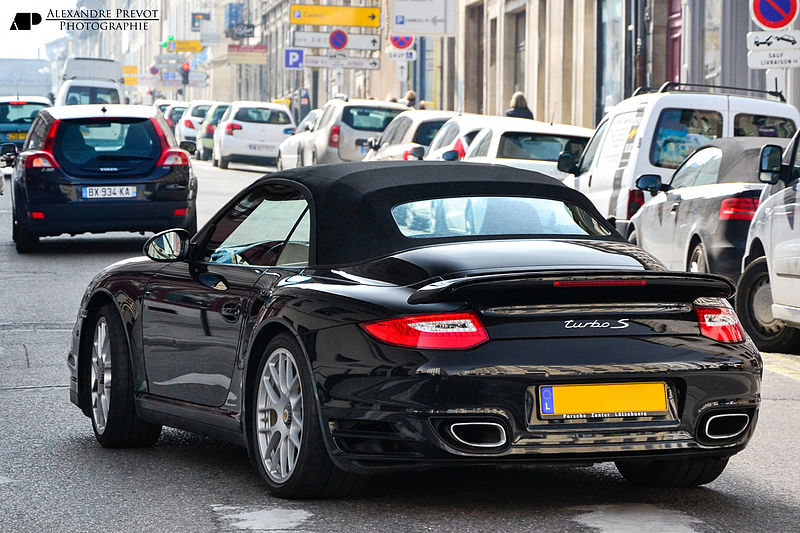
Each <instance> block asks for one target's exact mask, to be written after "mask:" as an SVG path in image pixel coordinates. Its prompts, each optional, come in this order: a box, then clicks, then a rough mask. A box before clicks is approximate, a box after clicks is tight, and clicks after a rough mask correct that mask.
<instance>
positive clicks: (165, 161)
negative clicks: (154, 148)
mask: <svg viewBox="0 0 800 533" xmlns="http://www.w3.org/2000/svg"><path fill="white" fill-rule="evenodd" d="M156 166H160V167H179V166H189V154H188V153H186V152H184V151H183V150H176V149H174V148H172V149H170V150H164V151H163V152H162V153H161V159H159V160H158V163H156Z"/></svg>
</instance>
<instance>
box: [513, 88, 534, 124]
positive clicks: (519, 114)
mask: <svg viewBox="0 0 800 533" xmlns="http://www.w3.org/2000/svg"><path fill="white" fill-rule="evenodd" d="M509 105H510V106H511V107H510V108H508V109H506V116H507V117H516V118H530V119H532V118H533V113H532V112H531V110H530V109H529V108H528V102H527V101H526V100H525V95H524V94H522V92H521V91H517V92H515V93H514V94H512V95H511V103H510V104H509Z"/></svg>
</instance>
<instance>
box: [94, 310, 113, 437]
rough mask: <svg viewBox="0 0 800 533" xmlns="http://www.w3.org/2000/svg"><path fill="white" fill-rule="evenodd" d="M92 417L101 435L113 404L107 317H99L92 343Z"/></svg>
mask: <svg viewBox="0 0 800 533" xmlns="http://www.w3.org/2000/svg"><path fill="white" fill-rule="evenodd" d="M91 380H92V381H91V382H92V419H93V420H94V425H95V428H96V429H97V432H98V433H100V434H101V435H102V434H103V432H104V431H105V429H106V423H107V422H108V410H109V406H110V405H111V338H110V337H109V335H108V322H107V321H106V317H104V316H101V317H100V318H98V319H97V325H95V327H94V341H93V343H92V369H91Z"/></svg>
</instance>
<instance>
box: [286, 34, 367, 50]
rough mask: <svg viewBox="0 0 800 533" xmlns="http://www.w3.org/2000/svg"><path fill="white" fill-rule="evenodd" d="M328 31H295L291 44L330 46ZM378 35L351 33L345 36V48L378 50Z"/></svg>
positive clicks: (318, 46) (314, 46)
mask: <svg viewBox="0 0 800 533" xmlns="http://www.w3.org/2000/svg"><path fill="white" fill-rule="evenodd" d="M330 37H331V34H330V33H326V32H324V31H296V32H294V39H293V41H292V46H299V47H301V48H330V46H331V43H330ZM380 47H381V40H380V37H379V36H378V35H376V34H370V33H351V34H350V35H348V36H347V45H346V46H345V48H346V49H347V50H379V49H380Z"/></svg>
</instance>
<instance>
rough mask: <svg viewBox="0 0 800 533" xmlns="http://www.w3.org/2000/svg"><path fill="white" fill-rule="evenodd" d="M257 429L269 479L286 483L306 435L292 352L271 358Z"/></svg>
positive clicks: (260, 394) (262, 382) (261, 390)
mask: <svg viewBox="0 0 800 533" xmlns="http://www.w3.org/2000/svg"><path fill="white" fill-rule="evenodd" d="M256 407H257V409H258V412H257V413H256V417H257V418H256V428H257V430H258V438H257V441H258V452H259V456H260V457H261V464H262V465H263V466H264V470H266V472H267V474H268V475H269V477H270V479H272V480H273V481H275V482H276V483H282V482H284V481H286V480H287V479H288V478H289V476H291V475H292V472H294V468H295V466H296V465H297V458H298V457H299V455H300V445H301V443H302V434H303V390H302V387H301V385H300V374H299V373H298V371H297V364H296V362H295V360H294V356H292V354H291V352H289V350H287V349H286V348H278V349H276V350H275V351H274V352H272V353H271V354H270V355H269V358H268V359H267V363H266V364H265V365H264V370H262V372H261V377H260V379H259V382H258V396H257V398H256Z"/></svg>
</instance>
